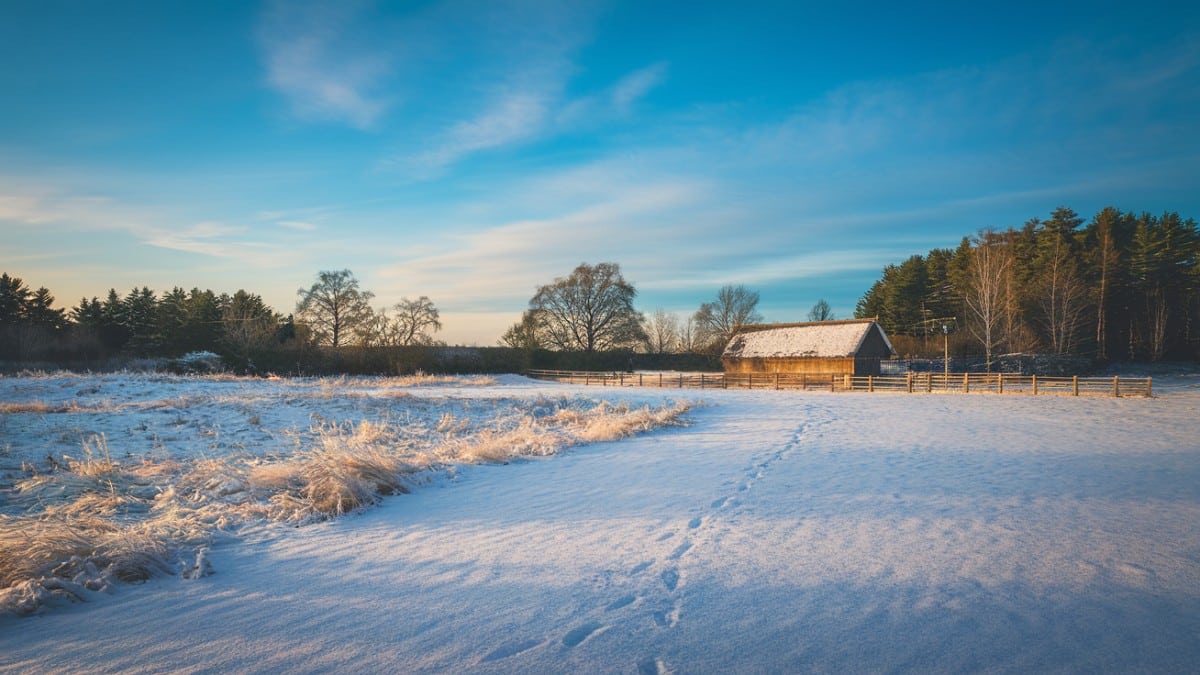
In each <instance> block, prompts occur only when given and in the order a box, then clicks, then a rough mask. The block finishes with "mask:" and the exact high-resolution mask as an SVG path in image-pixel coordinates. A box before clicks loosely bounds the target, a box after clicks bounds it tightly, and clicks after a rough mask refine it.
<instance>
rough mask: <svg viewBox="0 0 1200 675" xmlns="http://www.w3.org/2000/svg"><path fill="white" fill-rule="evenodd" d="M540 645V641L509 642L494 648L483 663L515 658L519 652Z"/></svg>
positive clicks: (484, 658)
mask: <svg viewBox="0 0 1200 675" xmlns="http://www.w3.org/2000/svg"><path fill="white" fill-rule="evenodd" d="M540 644H542V643H541V641H540V640H522V641H521V642H510V643H508V644H506V645H502V646H500V647H498V648H496V649H495V650H494V651H492V652H491V653H490V654H488V655H487V656H485V657H483V662H484V663H487V662H488V661H499V660H500V659H507V658H508V657H510V656H516V655H517V654H520V653H521V652H527V651H529V650H530V649H533V648H534V647H536V646H538V645H540Z"/></svg>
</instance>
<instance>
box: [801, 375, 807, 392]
mask: <svg viewBox="0 0 1200 675" xmlns="http://www.w3.org/2000/svg"><path fill="white" fill-rule="evenodd" d="M800 391H808V373H800Z"/></svg>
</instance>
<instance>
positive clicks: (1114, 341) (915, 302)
mask: <svg viewBox="0 0 1200 675" xmlns="http://www.w3.org/2000/svg"><path fill="white" fill-rule="evenodd" d="M1198 260H1200V231H1198V230H1197V225H1196V221H1195V220H1194V219H1192V218H1187V219H1184V218H1182V217H1180V215H1179V214H1178V213H1174V212H1168V213H1163V214H1162V215H1153V214H1150V213H1134V212H1123V211H1120V210H1118V209H1116V208H1112V207H1107V208H1104V209H1102V210H1101V211H1100V212H1099V213H1097V214H1096V215H1095V216H1094V217H1093V218H1092V219H1091V220H1090V221H1087V222H1086V223H1085V221H1084V219H1083V218H1081V217H1080V216H1079V215H1078V214H1077V213H1076V212H1075V211H1073V210H1071V209H1070V208H1067V207H1059V208H1057V209H1055V210H1054V212H1053V213H1051V214H1050V217H1049V218H1047V219H1046V220H1040V219H1038V218H1032V219H1030V220H1028V221H1027V222H1025V223H1024V225H1022V226H1021V227H1019V228H1018V227H1010V228H1008V229H1006V230H1002V231H1001V230H995V229H988V230H983V231H980V232H979V233H977V234H976V235H975V236H972V237H964V238H963V239H962V241H961V243H960V244H959V245H958V247H957V248H954V249H949V248H938V249H933V250H931V251H929V253H927V254H926V255H923V256H922V255H914V256H912V257H910V258H908V259H907V260H905V261H903V262H901V263H899V264H894V265H888V266H886V267H885V268H884V269H883V273H882V276H881V278H880V279H879V280H878V281H876V282H875V283H874V284H873V285H872V286H871V288H870V289H869V290H868V291H867V292H866V294H865V295H864V296H863V297H862V299H861V300H860V301H859V302H858V305H857V307H856V309H855V316H857V317H859V318H866V317H878V318H879V322H880V324H881V325H882V326H883V327H884V329H885V330H886V331H887V332H888V334H889V335H892V336H898V339H896V340H893V342H894V343H896V345H897V347H898V348H900V346H901V345H905V346H906V349H904V350H902V351H907V352H909V353H919V352H920V351H921V349H922V346H923V344H924V343H923V342H922V341H920V340H907V341H906V340H905V339H904V338H905V337H910V338H925V337H928V336H929V335H931V334H940V333H941V332H942V330H944V329H945V330H950V329H958V334H959V336H958V339H957V340H956V341H955V344H956V345H957V346H958V348H959V349H965V350H970V351H974V352H977V353H980V354H982V355H984V356H985V357H986V358H987V360H988V362H989V363H990V362H991V360H992V358H993V357H994V356H995V355H996V354H999V353H1003V352H1020V353H1034V352H1037V353H1054V354H1072V355H1077V356H1085V357H1088V358H1091V359H1094V360H1097V361H1100V362H1107V361H1120V360H1147V361H1158V360H1161V359H1168V358H1171V359H1193V358H1197V357H1198V356H1200V324H1198V323H1197V322H1198V321H1200V265H1198ZM940 347H941V345H940V344H938V345H937V348H938V350H939V351H940ZM914 355H915V354H914Z"/></svg>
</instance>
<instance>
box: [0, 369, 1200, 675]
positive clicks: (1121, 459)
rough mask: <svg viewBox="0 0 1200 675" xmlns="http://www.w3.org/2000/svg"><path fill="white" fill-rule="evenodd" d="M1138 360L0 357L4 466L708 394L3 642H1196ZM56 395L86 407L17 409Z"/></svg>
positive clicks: (1194, 511) (865, 650) (732, 645)
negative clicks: (796, 378)
mask: <svg viewBox="0 0 1200 675" xmlns="http://www.w3.org/2000/svg"><path fill="white" fill-rule="evenodd" d="M1155 386H1156V391H1158V392H1160V393H1162V395H1161V396H1160V397H1159V398H1155V399H1110V398H1072V397H1044V398H1034V397H1028V396H1013V397H1003V396H961V395H960V396H955V395H905V394H880V393H876V394H832V393H828V392H790V391H789V392H775V391H733V390H730V391H722V390H718V391H705V392H698V391H696V392H689V391H686V390H685V391H683V392H680V391H679V390H655V389H615V388H606V389H603V390H602V389H599V388H585V387H582V386H570V385H555V384H546V383H541V382H538V383H535V382H531V381H528V380H524V379H523V378H518V377H512V376H508V377H504V378H500V379H499V381H498V382H496V383H494V384H486V383H481V384H466V383H461V382H459V383H445V384H435V385H429V386H404V385H400V384H398V383H387V382H371V381H367V380H356V379H350V380H345V381H340V382H333V383H331V382H329V381H299V382H292V381H279V382H262V381H249V380H230V381H219V380H211V379H210V380H196V379H189V378H162V379H160V380H154V378H146V377H144V376H142V377H137V376H100V377H81V376H72V377H58V378H6V379H0V405H3V404H7V405H8V406H9V408H8V410H9V412H7V413H4V412H0V434H2V436H0V438H2V439H3V440H0V448H4V447H8V448H9V450H8V451H7V453H6V455H7V456H5V455H4V454H0V462H3V463H5V464H6V465H7V464H8V463H11V462H12V461H13V460H14V459H16V458H18V457H19V458H23V459H26V460H28V459H32V458H36V457H39V456H44V454H45V453H46V452H54V453H61V452H64V451H65V448H68V447H73V448H74V449H75V451H76V454H78V449H79V447H80V446H79V444H80V438H81V434H85V433H88V432H93V433H94V432H103V433H105V434H106V437H107V439H108V444H109V447H110V448H111V449H112V450H113V452H114V454H119V453H124V452H128V453H130V454H131V456H132V458H141V457H143V456H154V455H155V453H160V454H161V453H163V452H168V451H169V452H171V453H172V456H177V457H178V456H186V455H188V454H189V453H193V452H194V453H199V454H208V453H223V452H229V453H241V452H248V453H251V454H254V453H257V454H258V455H270V454H271V453H275V452H282V450H281V448H282V447H284V446H285V445H286V444H287V443H285V441H284V436H285V434H282V430H285V429H293V430H294V433H295V434H298V435H299V436H300V437H301V438H302V439H303V438H306V436H305V434H306V433H307V432H306V431H305V430H306V429H308V425H309V424H310V421H311V420H310V416H312V415H319V416H321V417H323V418H324V419H327V420H335V421H352V422H357V421H359V420H360V419H364V418H370V419H377V420H378V419H385V418H386V419H390V420H392V421H396V420H397V419H398V418H401V417H402V418H403V419H404V420H405V421H408V422H414V423H415V422H421V421H422V420H424V419H427V418H428V419H434V420H436V418H437V416H438V415H439V414H440V411H442V410H443V409H446V410H451V411H453V412H454V413H455V414H456V415H461V416H462V418H463V419H468V420H474V422H472V423H478V424H488V423H491V422H492V421H494V420H498V419H507V418H504V417H503V416H502V414H501V413H502V411H507V410H518V411H528V410H529V409H530V404H531V403H533V402H537V401H543V402H544V401H547V400H553V401H560V400H565V401H567V404H568V405H574V403H573V402H574V401H587V402H593V401H594V400H596V399H600V398H604V399H607V400H608V401H611V402H614V403H616V402H618V401H627V402H628V403H629V404H630V405H631V406H635V407H636V406H642V405H652V406H656V405H661V404H663V403H670V402H674V401H675V400H677V399H678V398H680V397H692V398H698V397H699V396H700V395H701V394H703V399H704V400H703V402H702V403H697V404H695V405H693V407H692V409H691V412H690V413H688V415H687V418H688V420H689V424H688V425H687V426H684V427H664V428H660V429H658V430H654V431H650V432H648V433H643V434H640V435H636V436H633V437H629V438H624V439H622V440H617V441H612V442H598V443H591V444H584V445H574V446H571V447H566V448H563V449H562V450H560V452H559V454H557V455H555V456H547V457H534V458H529V459H527V460H522V461H515V462H511V463H509V464H503V465H500V464H487V465H474V466H461V467H458V468H457V469H456V470H454V471H449V472H441V473H437V474H436V475H435V476H433V477H432V478H431V479H430V480H429V481H428V482H427V483H425V484H422V485H416V486H414V488H415V489H414V490H413V491H412V493H410V494H405V495H398V496H394V497H388V498H386V499H384V500H383V501H382V502H381V503H380V504H379V505H378V506H375V507H373V508H368V509H365V510H362V511H360V512H356V513H354V514H351V515H348V516H343V517H339V518H334V519H330V520H324V521H320V522H315V523H310V524H305V525H302V526H300V527H287V526H283V525H279V524H276V525H269V526H261V527H255V528H246V529H243V530H238V531H236V532H235V533H234V534H233V535H231V536H229V537H226V538H222V539H218V540H217V541H216V542H215V543H214V545H213V546H212V547H211V549H210V550H208V551H207V554H206V555H207V558H208V560H209V563H210V564H211V568H212V571H213V573H212V574H211V575H208V576H200V577H199V578H195V579H181V578H178V577H175V576H160V577H156V578H153V579H151V580H150V581H148V582H146V583H144V584H139V585H128V584H118V585H113V586H111V587H110V588H109V589H108V590H106V591H104V592H98V593H94V594H91V595H89V596H88V597H87V599H88V600H89V602H86V603H73V604H68V603H59V604H54V605H52V606H48V607H45V608H43V610H42V611H40V612H39V613H37V614H36V615H34V616H31V617H23V618H22V617H15V616H0V671H14V672H18V671H24V672H29V671H36V672H47V671H70V672H112V671H123V672H150V671H153V672H161V671H170V670H187V671H240V672H267V671H271V672H276V671H289V672H292V671H294V672H317V671H328V670H333V669H339V670H345V669H348V668H353V669H354V670H356V671H362V672H445V671H471V672H668V671H669V672H795V671H814V670H816V671H839V672H844V671H853V672H862V671H881V670H893V671H894V670H900V671H919V672H927V671H963V670H988V671H1003V672H1027V671H1030V670H1036V671H1047V670H1059V671H1064V670H1065V671H1073V672H1079V671H1089V672H1091V671H1097V672H1104V671H1108V672H1113V671H1158V672H1171V671H1174V672H1179V671H1188V670H1191V669H1193V668H1194V664H1195V663H1197V662H1200V640H1197V636H1198V635H1200V440H1198V438H1200V434H1198V433H1197V432H1200V422H1197V420H1200V382H1197V381H1196V380H1186V379H1177V380H1168V381H1162V380H1160V379H1156V381H1155ZM91 389H97V391H95V392H92V393H86V394H78V392H81V391H89V390H91ZM123 392H124V393H123ZM326 392H328V396H326ZM401 394H406V396H402V395H401ZM564 397H565V399H564ZM72 400H77V401H78V403H77V404H76V405H79V406H85V405H87V404H88V403H89V402H97V403H98V404H99V403H100V402H103V406H104V407H103V408H102V409H103V410H104V411H105V412H104V413H102V414H101V413H96V414H93V415H90V416H87V415H86V414H84V413H80V414H79V415H80V416H77V417H75V418H74V419H68V416H70V415H72V414H74V413H36V412H24V413H23V412H14V411H15V410H17V409H18V407H17V406H15V405H14V404H16V403H22V402H33V401H36V402H39V403H41V404H44V405H45V406H51V407H52V406H65V405H67V404H68V403H70V401H72ZM181 400H182V401H185V402H186V405H172V404H170V403H169V402H170V401H181ZM139 401H142V402H147V401H148V402H149V403H148V404H145V403H143V404H139V403H138V402H139ZM163 402H167V403H163ZM397 402H399V403H403V404H404V405H403V406H400V408H403V410H402V411H401V410H400V408H397V407H395V406H396V404H397ZM97 409H100V408H99V406H98V408H97ZM0 410H2V409H0ZM505 414H506V413H505ZM252 416H257V417H258V418H259V419H258V423H257V424H251V423H250V422H249V419H250V417H252ZM85 417H86V419H85ZM180 420H182V422H181V421H180ZM143 427H144V428H143ZM213 429H218V430H219V433H218V434H213V433H209V432H211V431H212V430H213ZM156 435H157V436H156ZM168 436H169V438H168ZM155 437H157V438H158V443H159V445H158V446H155V445H154V443H155V440H154V439H155ZM287 442H288V443H294V439H293V441H287ZM303 442H304V441H303V440H302V441H301V443H303Z"/></svg>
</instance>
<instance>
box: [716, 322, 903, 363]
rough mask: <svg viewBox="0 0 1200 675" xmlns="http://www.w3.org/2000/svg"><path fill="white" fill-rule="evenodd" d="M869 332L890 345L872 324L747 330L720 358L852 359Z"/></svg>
mask: <svg viewBox="0 0 1200 675" xmlns="http://www.w3.org/2000/svg"><path fill="white" fill-rule="evenodd" d="M872 329H875V330H878V331H879V335H880V337H882V338H883V341H884V342H885V343H886V344H887V347H888V350H889V351H890V350H892V344H891V342H890V341H889V340H888V339H887V336H886V335H885V334H884V333H883V329H880V328H877V324H876V323H875V322H874V321H871V320H851V321H820V322H815V323H799V324H779V325H778V326H774V327H772V326H747V327H745V328H743V329H742V330H741V331H740V332H738V333H737V334H735V335H734V336H733V339H731V340H730V341H729V344H728V345H727V346H726V347H725V353H724V354H723V355H722V356H724V357H729V358H742V359H752V358H838V357H846V356H854V355H855V354H857V353H858V352H859V350H860V348H861V347H862V345H863V342H865V341H866V339H867V336H868V335H870V332H871V330H872Z"/></svg>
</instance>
